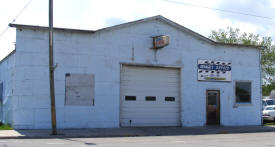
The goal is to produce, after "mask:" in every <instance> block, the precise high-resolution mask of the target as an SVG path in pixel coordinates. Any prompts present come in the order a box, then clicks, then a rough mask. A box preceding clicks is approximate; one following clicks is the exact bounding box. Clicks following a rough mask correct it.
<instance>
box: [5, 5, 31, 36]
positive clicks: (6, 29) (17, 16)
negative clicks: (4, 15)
mask: <svg viewBox="0 0 275 147" xmlns="http://www.w3.org/2000/svg"><path fill="white" fill-rule="evenodd" d="M31 2H32V0H29V1H28V3H26V4H25V6H24V7H23V9H21V11H20V12H19V13H18V14H17V15H16V17H15V18H14V19H13V20H12V21H11V23H14V22H15V21H16V19H17V18H19V16H20V15H21V14H22V13H23V11H24V10H25V9H26V8H27V7H28V6H29V5H30V3H31ZM9 28H10V27H9V26H7V27H6V28H5V29H4V30H3V31H2V33H1V34H0V38H1V37H2V36H3V35H4V34H5V33H6V32H7V31H8V30H9Z"/></svg>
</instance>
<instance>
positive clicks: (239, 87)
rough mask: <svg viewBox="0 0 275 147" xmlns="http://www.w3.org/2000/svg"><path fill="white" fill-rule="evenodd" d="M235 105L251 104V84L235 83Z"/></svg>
mask: <svg viewBox="0 0 275 147" xmlns="http://www.w3.org/2000/svg"><path fill="white" fill-rule="evenodd" d="M235 96H236V103H251V82H243V81H236V83H235Z"/></svg>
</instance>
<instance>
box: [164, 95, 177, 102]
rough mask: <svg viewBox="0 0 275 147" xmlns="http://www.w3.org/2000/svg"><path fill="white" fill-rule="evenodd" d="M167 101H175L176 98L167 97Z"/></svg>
mask: <svg viewBox="0 0 275 147" xmlns="http://www.w3.org/2000/svg"><path fill="white" fill-rule="evenodd" d="M165 101H170V102H171V101H172V102H173V101H175V97H170V96H167V97H165Z"/></svg>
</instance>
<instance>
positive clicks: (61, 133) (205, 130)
mask: <svg viewBox="0 0 275 147" xmlns="http://www.w3.org/2000/svg"><path fill="white" fill-rule="evenodd" d="M257 132H275V127H269V126H245V127H217V126H207V127H183V128H180V127H142V128H110V129H64V130H58V135H51V130H0V139H18V138H24V139H27V138H83V137H87V138H89V137H92V138H94V137H133V136H175V135H207V134H229V133H257Z"/></svg>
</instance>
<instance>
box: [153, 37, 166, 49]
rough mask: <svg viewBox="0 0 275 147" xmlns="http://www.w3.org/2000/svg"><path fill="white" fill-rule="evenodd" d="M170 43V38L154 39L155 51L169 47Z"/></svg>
mask: <svg viewBox="0 0 275 147" xmlns="http://www.w3.org/2000/svg"><path fill="white" fill-rule="evenodd" d="M169 42H170V39H169V36H167V35H160V36H155V37H153V49H159V48H163V47H165V46H167V45H168V44H169Z"/></svg>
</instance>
